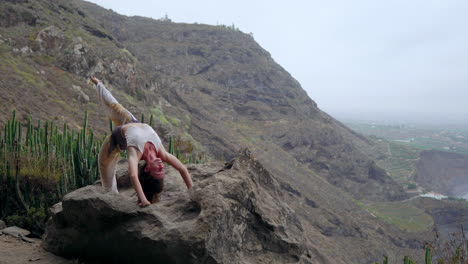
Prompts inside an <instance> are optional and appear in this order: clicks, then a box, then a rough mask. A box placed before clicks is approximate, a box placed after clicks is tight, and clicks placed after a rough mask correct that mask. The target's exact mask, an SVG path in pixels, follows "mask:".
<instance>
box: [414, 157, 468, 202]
mask: <svg viewBox="0 0 468 264" xmlns="http://www.w3.org/2000/svg"><path fill="white" fill-rule="evenodd" d="M414 179H415V180H416V181H417V182H418V183H419V184H420V185H421V186H423V187H424V188H426V189H427V190H433V191H435V192H438V193H441V194H444V195H447V196H454V197H459V196H463V195H468V156H466V155H461V154H457V153H452V152H446V151H438V150H430V151H422V152H421V154H420V158H419V161H418V163H417V172H416V174H415V176H414Z"/></svg>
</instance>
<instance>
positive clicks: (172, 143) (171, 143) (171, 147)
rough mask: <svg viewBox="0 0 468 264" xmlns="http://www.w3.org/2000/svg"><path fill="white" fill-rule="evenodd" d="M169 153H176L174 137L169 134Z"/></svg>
mask: <svg viewBox="0 0 468 264" xmlns="http://www.w3.org/2000/svg"><path fill="white" fill-rule="evenodd" d="M168 149H169V153H170V154H172V155H174V139H173V138H172V136H169V148H168Z"/></svg>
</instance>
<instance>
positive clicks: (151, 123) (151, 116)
mask: <svg viewBox="0 0 468 264" xmlns="http://www.w3.org/2000/svg"><path fill="white" fill-rule="evenodd" d="M153 123H154V118H153V114H151V115H150V121H149V125H150V127H153Z"/></svg>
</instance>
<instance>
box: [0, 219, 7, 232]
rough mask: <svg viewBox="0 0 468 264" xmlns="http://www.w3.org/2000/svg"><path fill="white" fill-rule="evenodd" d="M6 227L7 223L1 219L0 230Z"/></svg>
mask: <svg viewBox="0 0 468 264" xmlns="http://www.w3.org/2000/svg"><path fill="white" fill-rule="evenodd" d="M5 228H7V225H6V224H5V222H4V221H3V220H0V230H2V229H5Z"/></svg>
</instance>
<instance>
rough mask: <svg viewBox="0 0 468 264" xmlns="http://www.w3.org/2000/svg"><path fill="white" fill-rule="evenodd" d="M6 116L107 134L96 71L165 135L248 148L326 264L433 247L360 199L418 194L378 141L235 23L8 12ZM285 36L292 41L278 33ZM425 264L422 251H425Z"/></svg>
mask: <svg viewBox="0 0 468 264" xmlns="http://www.w3.org/2000/svg"><path fill="white" fill-rule="evenodd" d="M0 35H1V36H0V57H1V60H0V76H1V78H0V98H1V100H2V104H0V119H2V120H5V119H6V117H7V116H8V115H10V113H11V111H12V110H13V109H17V111H18V113H19V114H18V115H19V117H20V119H22V120H25V119H26V118H27V117H28V116H32V117H33V118H36V119H37V118H39V119H49V120H54V121H55V122H56V123H59V124H60V123H63V122H68V123H70V124H71V125H73V126H74V127H79V126H80V123H81V120H82V117H83V115H84V113H83V111H84V110H87V111H88V112H89V114H90V121H89V123H90V124H89V126H90V127H92V128H93V130H94V131H95V132H98V133H100V134H103V133H105V132H106V131H108V123H107V120H106V119H105V116H104V114H103V113H102V112H101V110H100V108H99V107H98V104H97V103H98V101H97V98H96V96H95V92H94V90H93V89H94V88H93V87H92V86H91V85H90V84H87V78H88V77H89V76H90V75H96V76H97V77H98V78H100V79H102V80H103V81H104V82H105V83H106V85H107V86H108V87H109V89H110V90H111V91H112V93H113V94H114V95H115V96H116V97H117V99H118V100H119V101H120V102H121V103H122V104H123V105H124V106H126V107H127V108H128V109H129V110H130V111H131V112H133V113H134V114H135V115H136V116H137V117H139V116H140V114H141V113H144V114H145V116H146V117H148V115H149V114H150V113H151V114H153V115H154V116H156V117H157V120H156V121H157V123H156V128H157V130H158V133H160V134H161V136H162V137H163V138H167V135H178V136H180V137H181V138H183V139H185V140H186V141H187V142H190V144H191V146H192V147H193V148H194V149H195V151H203V150H204V151H206V152H208V153H209V154H210V155H211V156H212V157H214V158H217V159H222V160H225V159H226V160H228V159H231V158H233V157H234V156H235V153H236V152H237V150H238V149H240V148H244V147H248V148H249V149H250V150H251V152H252V155H253V156H254V157H255V158H256V159H258V160H259V161H260V162H261V163H262V164H263V165H264V166H265V168H266V169H268V170H269V171H271V172H272V174H274V175H277V177H278V179H277V180H278V182H279V184H280V186H281V188H282V189H281V190H282V191H283V192H284V194H285V197H286V198H285V199H284V202H285V203H287V204H288V205H289V207H290V208H291V209H292V210H294V211H295V213H296V214H297V217H298V219H299V221H300V222H301V224H302V226H303V227H304V231H303V234H304V239H305V242H304V243H305V245H307V247H308V248H309V250H310V252H313V253H312V254H313V255H314V258H316V259H321V260H322V262H323V263H350V262H355V263H373V262H374V261H377V260H381V258H382V255H383V254H386V255H389V256H393V257H395V258H397V257H398V259H399V258H401V256H402V254H410V255H413V253H414V252H417V251H415V250H418V249H419V248H421V247H422V246H423V243H422V240H423V238H424V237H426V235H427V233H423V234H421V233H418V234H415V233H406V232H405V231H401V230H398V229H396V228H395V227H393V226H390V225H388V224H386V223H384V222H382V221H380V220H379V219H377V218H375V217H374V216H372V215H371V214H370V213H369V212H368V211H366V210H365V209H363V208H362V207H360V206H359V203H358V202H357V201H356V200H370V201H395V200H402V199H405V198H406V194H405V192H404V191H403V188H402V187H401V186H399V185H398V184H396V183H395V181H394V180H393V179H391V178H390V177H389V176H388V174H387V173H386V172H385V171H384V170H383V169H381V168H379V167H378V166H377V165H376V164H375V162H373V161H372V160H371V159H369V158H368V157H367V156H366V155H365V154H363V153H362V152H361V151H360V149H359V148H358V147H357V146H358V145H368V144H372V143H371V142H369V141H368V140H367V139H365V138H364V137H362V136H360V135H359V134H356V133H355V132H353V131H352V130H350V129H348V128H347V127H346V126H344V125H343V124H341V123H340V122H338V121H337V120H335V119H334V118H333V117H331V116H329V115H328V114H326V113H324V112H322V111H321V110H320V109H319V108H318V107H317V105H316V104H315V102H314V101H313V100H311V99H310V98H309V97H308V96H307V94H306V92H305V91H304V90H303V89H302V88H301V86H300V84H299V83H298V82H297V81H296V80H295V79H294V78H293V77H292V76H291V75H290V74H289V73H288V72H287V71H285V70H284V69H283V68H282V67H281V66H280V65H278V64H277V63H275V62H274V60H273V59H272V58H271V56H270V54H269V53H268V52H267V51H265V50H264V49H263V48H261V47H260V46H259V45H258V44H257V43H256V42H255V40H254V39H253V38H252V36H250V35H248V34H244V33H242V32H240V31H238V30H236V29H234V28H230V27H226V26H210V25H201V24H182V23H172V22H170V21H157V20H153V19H149V18H143V17H126V16H122V15H119V14H117V13H115V12H113V11H111V10H106V9H104V8H101V7H99V6H97V5H95V4H91V3H87V2H83V1H78V0H76V1H68V0H59V1H47V0H37V1H28V0H21V1H20V0H17V1H15V0H10V1H3V2H2V4H1V5H0ZM278 37H280V36H278ZM413 257H414V258H416V255H413Z"/></svg>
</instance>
